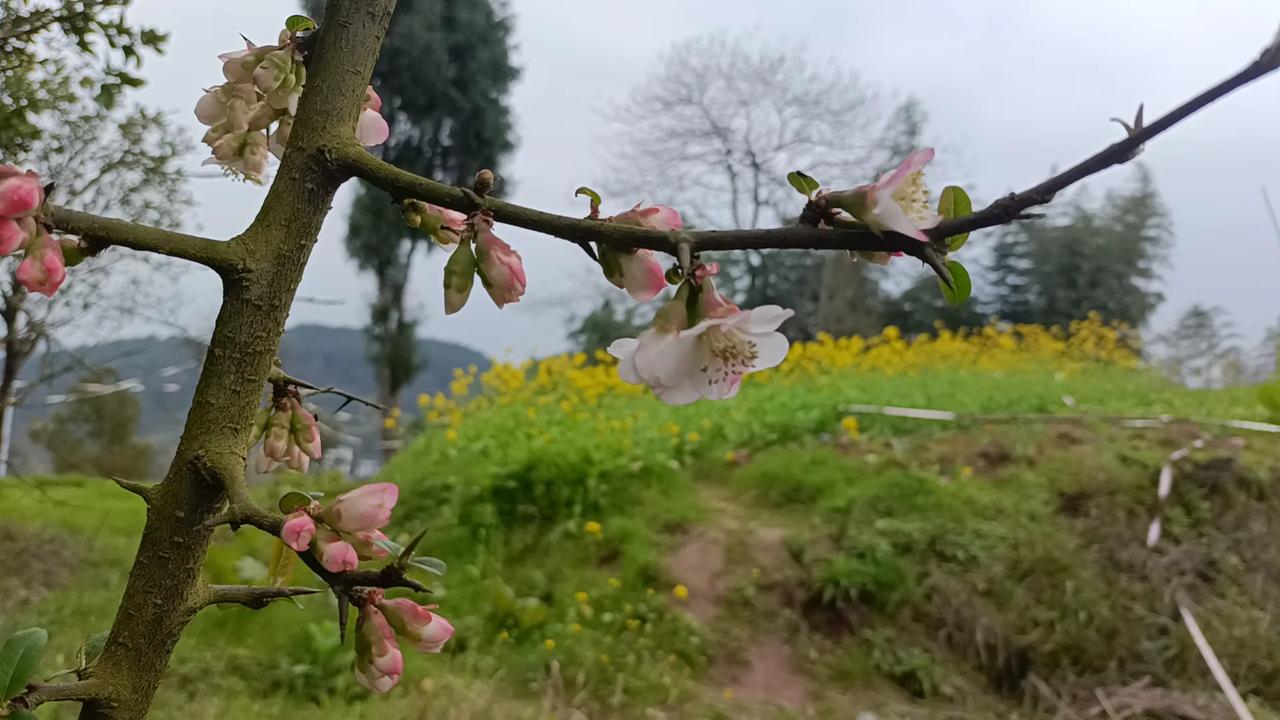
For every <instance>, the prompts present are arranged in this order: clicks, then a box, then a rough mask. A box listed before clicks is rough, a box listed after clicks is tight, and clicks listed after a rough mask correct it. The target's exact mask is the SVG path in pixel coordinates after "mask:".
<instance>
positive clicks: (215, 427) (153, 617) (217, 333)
mask: <svg viewBox="0 0 1280 720" xmlns="http://www.w3.org/2000/svg"><path fill="white" fill-rule="evenodd" d="M394 4H395V2H394V0H334V1H333V2H331V3H329V8H328V12H327V13H326V16H325V19H324V22H323V23H322V29H321V31H320V37H319V38H318V40H317V43H316V46H315V50H314V53H313V56H312V60H311V65H310V68H309V70H310V72H309V81H308V84H307V90H306V92H305V93H304V94H303V98H302V104H301V107H300V108H299V111H298V118H297V122H296V124H295V125H294V129H293V133H292V135H291V139H290V146H289V149H288V152H286V153H285V158H284V161H283V163H282V164H281V166H280V170H279V173H278V174H277V177H276V179H275V182H274V183H273V184H272V187H271V191H270V192H269V193H268V195H267V198H266V201H265V202H264V203H263V206H262V209H261V210H260V211H259V213H258V216H257V218H256V219H255V220H254V222H253V224H252V225H251V226H250V227H249V229H248V230H246V231H245V233H244V234H243V235H241V236H239V237H237V238H235V239H234V240H233V241H232V244H233V245H236V246H239V250H240V251H241V252H242V257H241V262H239V263H235V264H234V265H232V266H230V267H226V268H222V269H221V270H220V274H221V276H222V279H223V303H222V308H221V310H220V312H219V313H218V320H217V325H216V326H215V328H214V331H213V337H212V339H211V340H210V342H209V350H208V355H207V356H206V358H205V364H204V369H203V371H202V372H201V375H200V381H199V383H198V384H197V386H196V392H195V397H194V400H193V401H192V405H191V410H190V411H189V413H188V415H187V422H186V426H185V427H184V429H183V433H182V439H181V440H180V441H179V443H178V449H177V452H176V454H175V456H174V459H173V463H172V465H171V466H170V468H169V472H168V474H167V475H166V477H165V479H164V481H163V482H162V483H161V484H160V485H159V486H158V487H157V488H156V489H155V492H154V494H153V495H152V497H151V502H150V504H149V507H148V511H147V522H146V527H145V529H144V530H143V534H142V541H141V544H140V545H139V548H138V553H137V556H136V558H135V560H134V566H133V569H132V570H131V572H130V574H129V581H128V584H127V585H126V587H125V592H124V596H123V598H122V599H121V603H120V608H119V610H118V611H117V615H116V619H115V623H114V624H113V625H112V628H111V634H110V637H109V638H108V640H107V645H106V649H105V650H104V652H103V655H102V658H101V660H100V661H99V663H98V664H97V666H96V667H95V668H94V671H93V673H92V677H93V678H94V679H95V680H97V681H99V686H100V688H101V692H100V696H99V697H96V698H94V699H92V700H90V701H88V702H86V703H85V704H84V708H83V710H82V712H81V715H80V717H81V718H89V719H92V720H99V719H101V720H134V719H136V718H142V717H144V716H145V715H146V712H147V708H148V707H149V706H150V704H151V700H152V697H153V696H154V694H155V690H156V687H157V685H158V684H159V682H160V678H161V676H162V675H163V673H164V670H165V668H166V667H167V666H168V664H169V659H170V656H171V655H172V652H173V648H174V646H175V645H176V644H177V641H178V638H179V637H180V636H181V634H182V631H183V629H184V628H185V627H186V625H187V623H188V622H189V621H190V619H191V617H192V615H193V614H194V613H195V611H196V610H197V609H199V607H201V606H202V602H203V600H202V599H203V595H204V584H203V581H202V579H201V566H202V565H203V563H204V559H205V554H206V552H207V549H208V544H209V537H210V534H211V532H212V531H211V530H210V529H209V527H208V526H207V521H208V520H209V519H210V518H213V517H214V516H215V515H217V514H218V513H219V512H220V510H221V509H222V506H223V505H224V502H225V499H226V494H227V488H228V487H235V486H238V485H239V484H240V483H242V482H243V475H244V467H245V455H246V446H247V441H248V436H249V429H250V425H251V423H252V417H253V414H254V411H255V410H256V408H257V404H258V399H259V396H260V394H261V392H262V387H263V384H264V383H265V382H266V379H267V375H268V373H269V371H270V369H271V360H272V358H273V357H274V356H275V354H276V349H277V346H278V345H279V342H280V336H281V334H282V333H283V331H284V323H285V319H286V318H287V317H288V314H289V308H290V306H291V304H292V302H293V296H294V293H295V291H296V290H297V287H298V283H299V281H300V280H301V279H302V271H303V268H304V267H305V266H306V262H307V258H308V257H309V255H310V253H311V248H312V246H313V245H314V244H315V240H316V237H317V235H318V233H319V231H320V225H321V222H322V221H323V219H324V217H325V215H326V213H327V212H328V210H329V207H330V203H331V202H332V200H333V195H334V192H335V191H336V190H337V188H338V186H339V185H340V184H341V183H342V181H343V180H344V179H345V177H344V176H343V174H342V173H341V172H340V171H339V170H338V169H337V168H336V167H335V166H334V164H333V163H332V162H331V160H330V158H332V157H333V156H334V155H335V154H337V152H338V149H339V148H341V147H343V146H346V145H351V144H353V142H354V141H353V140H352V139H351V138H352V133H353V128H354V126H355V120H356V115H357V113H358V112H359V109H360V106H361V98H363V96H364V89H365V86H366V85H367V83H368V80H369V77H370V74H371V73H372V71H373V63H374V61H375V59H376V58H377V52H378V47H379V45H380V43H381V41H382V36H383V33H384V32H385V30H386V25H387V22H388V21H389V20H390V17H391V10H392V8H393V7H394Z"/></svg>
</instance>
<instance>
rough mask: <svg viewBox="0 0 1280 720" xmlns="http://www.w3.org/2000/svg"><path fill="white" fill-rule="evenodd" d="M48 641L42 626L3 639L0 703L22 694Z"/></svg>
mask: <svg viewBox="0 0 1280 720" xmlns="http://www.w3.org/2000/svg"><path fill="white" fill-rule="evenodd" d="M48 643H49V633H48V632H46V631H45V629H44V628H27V629H26V630H21V631H18V632H16V633H14V634H12V635H10V636H9V638H8V639H7V640H5V641H4V645H3V646H0V703H3V702H7V701H9V700H12V699H13V698H15V697H17V696H19V695H21V694H22V691H23V690H25V689H26V687H27V682H29V681H30V680H31V676H32V675H34V674H35V672H36V665H37V664H39V662H40V655H42V654H43V653H44V646H45V645H47V644H48Z"/></svg>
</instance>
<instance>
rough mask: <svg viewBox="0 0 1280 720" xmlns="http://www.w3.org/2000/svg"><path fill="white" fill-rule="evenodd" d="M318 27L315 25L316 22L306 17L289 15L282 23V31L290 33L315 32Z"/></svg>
mask: <svg viewBox="0 0 1280 720" xmlns="http://www.w3.org/2000/svg"><path fill="white" fill-rule="evenodd" d="M318 27H320V26H319V25H316V21H315V20H312V19H311V18H309V17H307V16H306V15H290V16H289V17H288V18H287V19H286V20H285V21H284V29H285V30H288V31H289V32H291V33H300V32H306V31H307V30H315V29H316V28H318Z"/></svg>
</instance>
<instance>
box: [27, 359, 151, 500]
mask: <svg viewBox="0 0 1280 720" xmlns="http://www.w3.org/2000/svg"><path fill="white" fill-rule="evenodd" d="M119 380H120V375H119V374H118V373H117V372H116V371H115V370H111V369H109V368H103V369H98V370H93V371H90V372H88V373H86V374H85V375H84V376H83V377H81V378H80V384H79V385H78V386H77V388H78V391H79V392H78V394H77V395H73V396H71V397H70V398H69V399H68V400H67V401H66V403H65V404H64V405H63V406H62V407H61V408H59V409H58V410H57V411H56V412H54V413H53V415H52V416H51V417H50V418H49V419H48V420H47V421H44V422H41V423H39V424H37V425H34V426H33V427H32V428H31V439H32V440H33V441H34V442H35V443H36V444H37V445H39V446H41V447H43V448H44V449H45V451H46V452H48V453H49V459H50V461H51V462H52V463H53V470H54V472H58V473H83V474H85V475H93V476H97V477H122V478H127V479H131V480H141V479H145V478H147V477H149V476H150V474H151V461H152V456H153V452H152V447H151V445H150V444H149V443H146V442H143V441H140V440H138V438H137V434H138V414H139V412H140V405H141V404H140V403H139V402H138V398H137V397H136V396H134V394H133V393H132V392H130V391H129V389H128V388H127V387H124V386H121V385H118V383H119Z"/></svg>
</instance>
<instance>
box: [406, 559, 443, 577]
mask: <svg viewBox="0 0 1280 720" xmlns="http://www.w3.org/2000/svg"><path fill="white" fill-rule="evenodd" d="M409 564H410V565H412V566H414V567H416V568H419V569H421V570H426V571H427V572H429V573H435V574H436V575H444V574H445V573H446V572H449V566H448V565H445V564H444V561H443V560H441V559H440V558H436V557H431V556H430V555H419V556H418V557H416V558H414V559H413V560H411V561H410V562H409Z"/></svg>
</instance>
